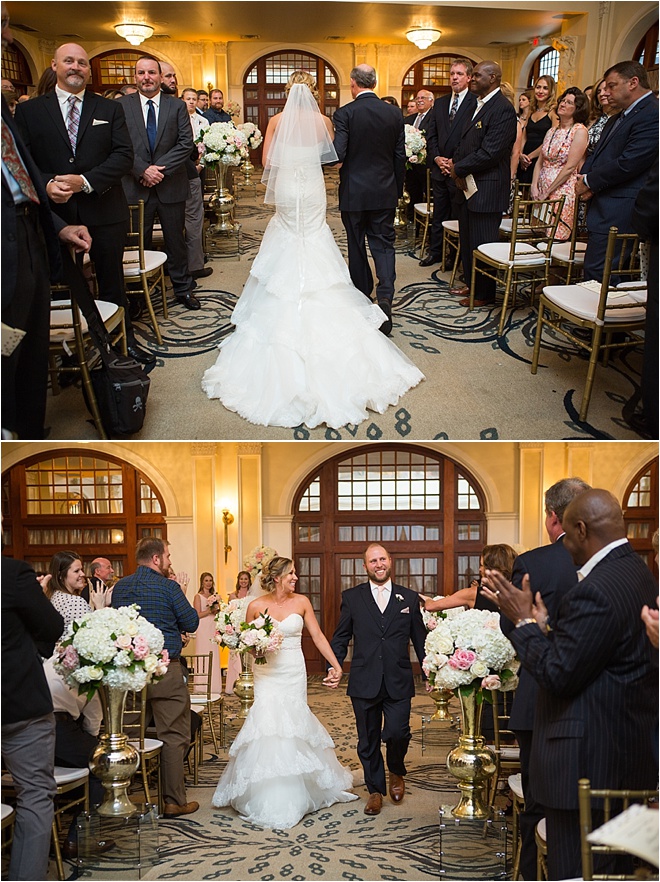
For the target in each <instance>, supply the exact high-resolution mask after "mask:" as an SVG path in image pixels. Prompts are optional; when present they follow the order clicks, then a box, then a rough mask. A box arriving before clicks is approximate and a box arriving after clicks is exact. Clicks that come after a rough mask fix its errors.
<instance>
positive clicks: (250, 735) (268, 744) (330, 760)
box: [212, 613, 358, 830]
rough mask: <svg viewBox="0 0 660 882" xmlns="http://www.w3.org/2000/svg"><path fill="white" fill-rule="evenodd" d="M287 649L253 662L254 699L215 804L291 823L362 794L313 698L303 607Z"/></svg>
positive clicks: (274, 824)
mask: <svg viewBox="0 0 660 882" xmlns="http://www.w3.org/2000/svg"><path fill="white" fill-rule="evenodd" d="M280 628H281V629H282V632H283V633H284V635H285V636H284V642H283V643H282V646H281V648H280V649H279V650H278V651H277V652H274V653H271V654H270V655H269V656H268V662H267V664H265V665H255V667H254V704H253V705H252V707H251V708H250V712H249V713H248V716H247V719H246V720H245V722H244V723H243V728H242V729H241V731H240V732H239V733H238V735H237V737H236V739H235V740H234V743H233V744H232V746H231V748H230V750H229V762H228V763H227V768H226V769H225V771H224V772H223V774H222V777H221V778H220V782H219V784H218V786H217V789H216V791H215V794H214V796H213V800H212V802H213V805H214V806H217V807H222V806H226V805H231V806H233V808H235V809H236V811H237V812H239V814H241V815H242V816H243V817H244V818H245V819H246V820H247V821H250V822H251V823H252V824H256V825H257V826H259V827H271V828H275V829H278V830H286V829H288V828H289V827H295V825H296V824H297V823H298V822H299V821H300V820H301V819H302V818H303V817H304V816H305V815H306V814H309V813H310V812H315V811H318V809H321V808H324V807H326V806H330V805H334V803H336V802H350V801H351V800H353V799H357V798H358V797H357V796H356V795H355V794H354V793H348V792H347V791H348V790H349V789H350V788H351V787H352V786H353V776H352V774H351V772H350V771H349V770H348V769H345V768H344V767H343V766H342V765H340V763H339V761H338V760H337V757H336V756H335V752H334V744H333V742H332V738H331V737H330V735H329V734H328V732H327V730H326V729H325V728H324V727H323V726H322V725H321V723H320V722H319V721H318V719H317V718H316V717H315V716H314V714H313V713H312V712H311V711H310V709H309V707H308V705H307V671H306V669H305V659H304V657H303V653H302V648H301V642H300V638H301V635H302V628H303V620H302V617H301V616H300V615H299V614H298V613H293V614H292V615H290V616H287V618H286V619H283V620H282V622H281V623H280Z"/></svg>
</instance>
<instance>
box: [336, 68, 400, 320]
mask: <svg viewBox="0 0 660 882" xmlns="http://www.w3.org/2000/svg"><path fill="white" fill-rule="evenodd" d="M375 87H376V72H375V70H374V69H373V67H369V65H367V64H359V65H358V66H357V67H355V68H353V70H352V71H351V95H352V96H353V98H354V99H355V100H354V101H352V102H351V103H350V104H346V105H344V107H340V108H339V110H337V111H336V112H335V114H334V116H333V119H332V121H333V124H334V127H335V141H334V144H335V150H336V151H337V156H338V158H339V162H341V163H342V166H341V169H340V171H339V210H340V211H341V219H342V223H343V224H344V227H345V229H346V237H347V241H348V269H349V272H350V274H351V280H352V282H353V284H354V285H355V287H356V288H357V289H358V290H359V291H362V293H363V294H364V295H365V296H366V297H368V298H369V299H371V292H372V290H373V286H374V280H373V275H372V273H371V268H370V267H369V259H368V257H367V246H366V243H365V236H366V239H367V241H368V242H369V249H370V251H371V256H372V257H373V259H374V263H375V265H376V275H377V276H378V285H377V287H376V300H377V301H378V305H379V306H380V308H381V309H382V310H383V312H384V313H385V315H386V316H387V321H386V322H385V323H383V324H382V325H381V331H382V332H383V333H384V334H389V333H390V331H391V330H392V321H391V315H392V300H393V298H394V280H395V278H396V273H395V255H394V212H395V210H396V204H397V200H398V199H399V197H400V196H401V194H402V193H403V180H404V175H405V169H406V146H405V139H404V134H403V117H402V116H401V111H400V110H399V109H398V108H397V107H393V106H392V105H391V104H387V103H386V102H385V101H381V100H380V99H379V98H378V96H377V95H376V94H375V93H374V88H375Z"/></svg>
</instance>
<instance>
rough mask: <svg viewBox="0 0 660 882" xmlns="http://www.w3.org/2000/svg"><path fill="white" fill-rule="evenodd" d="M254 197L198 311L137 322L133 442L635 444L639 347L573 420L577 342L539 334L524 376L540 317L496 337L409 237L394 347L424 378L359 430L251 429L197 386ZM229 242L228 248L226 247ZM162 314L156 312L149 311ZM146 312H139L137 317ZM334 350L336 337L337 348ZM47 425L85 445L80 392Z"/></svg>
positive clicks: (237, 269)
mask: <svg viewBox="0 0 660 882" xmlns="http://www.w3.org/2000/svg"><path fill="white" fill-rule="evenodd" d="M335 179H336V173H335V172H332V171H331V172H330V173H329V174H328V192H329V199H328V203H329V206H330V208H329V212H328V219H329V223H330V225H331V227H332V229H333V232H334V234H335V237H336V239H337V242H338V244H339V247H340V249H341V251H342V253H343V254H344V255H346V236H345V233H344V230H343V227H342V225H341V219H340V216H339V212H338V210H337V207H336V206H337V197H336V183H335ZM262 198H263V186H262V185H261V184H259V185H258V188H257V195H252V194H250V195H244V196H242V197H241V198H240V199H239V201H238V203H237V207H236V221H237V222H238V223H240V225H241V229H240V234H239V245H240V249H239V250H240V253H239V254H238V253H235V254H234V256H228V257H216V258H213V259H212V261H211V263H210V266H212V267H213V269H214V272H213V275H212V276H210V277H209V278H208V279H204V280H203V284H202V285H200V287H199V289H198V290H197V293H198V295H199V297H200V299H201V300H202V305H203V308H202V309H201V310H200V311H198V312H191V311H188V310H186V309H185V308H184V307H183V306H181V305H179V304H177V303H175V302H173V299H172V297H171V292H170V297H169V303H170V315H169V319H168V320H167V321H165V320H161V321H160V326H161V331H162V335H163V345H162V346H159V345H158V344H157V343H156V340H155V337H154V335H153V331H152V329H151V327H150V325H149V324H148V323H147V321H146V320H145V319H144V317H143V318H142V320H140V321H139V322H138V323H137V325H136V330H137V333H138V338H139V342H140V343H141V344H143V345H144V346H147V347H148V348H150V349H152V350H153V351H154V352H155V353H157V355H158V366H157V367H156V368H155V369H154V371H153V372H152V374H151V379H152V383H151V391H150V395H149V402H148V407H147V418H146V421H145V425H144V428H143V430H142V432H141V433H140V434H139V435H138V436H136V438H137V439H139V440H150V439H154V440H156V439H223V438H224V439H263V440H297V439H300V440H307V439H311V440H351V439H352V438H357V439H361V440H365V439H366V440H397V439H404V438H407V439H409V440H411V439H459V438H464V439H477V440H478V439H503V440H504V439H506V440H511V439H533V438H544V439H545V438H547V439H584V440H587V439H617V438H622V439H628V440H630V439H634V438H636V437H638V436H636V435H635V433H634V432H632V430H630V429H629V428H628V426H627V425H626V423H625V422H624V420H623V414H624V411H630V410H632V409H633V408H634V405H635V403H636V401H637V400H638V398H639V375H640V369H641V350H640V349H634V350H627V351H626V352H625V354H623V355H615V356H614V357H613V359H612V361H611V363H610V365H609V366H608V367H607V368H603V367H602V366H599V368H598V370H597V372H596V382H595V386H594V391H593V395H592V400H591V406H590V410H589V415H588V419H587V421H585V422H581V421H580V420H579V409H580V402H581V399H582V390H583V388H584V383H585V380H586V373H587V361H586V359H585V357H584V355H583V354H581V353H580V352H579V351H578V350H577V348H576V347H574V346H572V345H571V344H569V343H568V341H565V340H563V339H561V338H554V337H551V336H550V335H549V334H547V332H546V333H545V334H544V345H543V349H542V352H541V361H540V366H539V372H538V374H537V375H536V376H532V374H531V373H530V364H531V357H532V348H533V341H534V331H535V328H536V310H535V308H532V307H531V306H530V303H529V299H528V298H527V299H526V298H525V297H524V296H523V297H521V298H519V299H518V303H517V306H516V308H515V309H514V310H510V311H509V315H508V316H507V320H506V324H505V327H504V332H503V334H502V336H499V335H498V323H499V316H500V306H499V302H498V305H497V306H496V307H494V308H489V309H476V310H474V311H473V312H469V311H468V310H467V308H465V307H462V306H460V305H459V303H458V298H456V297H454V296H452V295H451V294H450V293H449V284H448V282H449V275H450V274H449V273H441V272H440V270H439V266H438V265H436V266H434V267H432V268H431V269H423V268H421V267H420V266H419V260H418V257H417V255H416V253H415V251H414V250H413V243H412V241H410V239H406V238H405V237H404V238H402V239H400V240H399V241H398V244H397V285H396V294H395V299H394V313H393V322H394V329H393V333H392V339H393V341H394V342H395V343H396V344H397V345H398V346H399V347H400V348H401V349H402V350H403V351H404V352H405V353H406V354H407V355H408V356H409V357H410V358H411V359H412V360H413V361H414V362H415V363H416V364H417V365H418V366H419V368H420V369H421V370H422V371H423V373H424V374H425V376H426V380H425V381H424V382H422V383H421V384H420V385H419V386H417V387H416V388H415V389H413V390H411V391H410V392H409V393H407V394H406V395H405V396H404V397H403V398H402V399H401V400H400V401H399V403H398V405H396V406H394V407H390V408H389V409H388V410H387V411H386V412H385V413H384V414H382V415H381V414H376V413H371V414H370V416H369V418H368V419H367V420H365V421H364V422H363V423H361V424H360V425H359V426H355V425H347V426H344V427H342V428H341V429H340V430H332V429H328V428H327V427H319V428H316V429H314V430H310V429H308V428H307V427H305V426H299V427H296V428H291V429H282V428H264V427H261V426H254V425H252V424H250V423H248V422H247V421H245V420H244V419H242V418H241V417H239V416H237V415H236V414H234V413H231V412H229V411H227V410H225V408H224V407H223V406H222V405H221V404H220V403H219V402H218V401H209V400H208V399H207V398H206V396H205V394H204V393H203V392H202V390H201V386H200V381H201V377H202V374H203V373H204V371H205V370H206V368H208V367H209V366H210V365H211V364H213V363H214V361H215V358H216V354H217V353H216V348H217V345H218V343H219V342H220V341H222V340H223V339H224V338H225V337H226V336H227V335H228V334H230V333H231V331H232V325H231V313H232V310H233V308H234V305H235V304H236V301H237V299H238V297H239V295H240V292H241V290H242V287H243V284H244V283H245V280H246V278H247V276H248V273H249V269H250V264H251V262H252V260H253V259H254V257H255V255H256V253H257V251H258V248H259V245H260V242H261V238H262V235H263V231H264V229H265V227H266V225H267V223H268V220H269V219H270V217H271V211H270V209H269V208H267V207H265V206H264V205H263V202H262ZM222 244H223V245H224V246H226V247H233V246H234V245H235V240H234V241H224V242H223V243H222ZM156 311H157V314H159V315H160V316H161V319H162V308H161V307H160V304H157V305H156ZM145 315H146V313H145ZM336 345H337V349H338V354H339V355H340V354H341V341H339V340H338V341H336ZM46 425H47V426H49V427H50V429H51V431H50V436H49V437H50V439H51V440H55V439H62V440H65V439H74V438H78V439H81V440H93V439H95V438H96V437H97V436H96V432H95V429H94V427H93V425H91V423H90V422H89V414H88V413H87V411H86V409H85V407H84V404H83V401H82V395H81V393H80V389H79V388H75V387H73V388H69V389H65V390H64V391H63V393H62V394H61V395H60V396H58V397H56V398H52V397H49V405H48V413H47V420H46Z"/></svg>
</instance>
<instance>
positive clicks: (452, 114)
mask: <svg viewBox="0 0 660 882" xmlns="http://www.w3.org/2000/svg"><path fill="white" fill-rule="evenodd" d="M457 110H458V95H454V100H453V101H452V102H451V110H450V111H449V122H450V123H453V122H454V117H455V116H456V111H457Z"/></svg>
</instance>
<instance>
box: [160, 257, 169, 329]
mask: <svg viewBox="0 0 660 882" xmlns="http://www.w3.org/2000/svg"><path fill="white" fill-rule="evenodd" d="M160 290H161V291H162V292H163V318H165V319H166V318H167V317H168V315H167V291H166V290H165V268H164V267H162V266H161V268H160Z"/></svg>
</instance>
